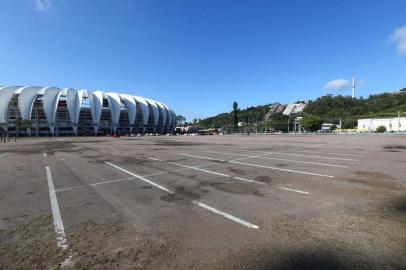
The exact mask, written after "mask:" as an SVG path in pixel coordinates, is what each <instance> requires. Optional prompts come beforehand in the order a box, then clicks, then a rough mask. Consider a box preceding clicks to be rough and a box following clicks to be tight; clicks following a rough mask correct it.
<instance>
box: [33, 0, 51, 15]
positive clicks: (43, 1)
mask: <svg viewBox="0 0 406 270" xmlns="http://www.w3.org/2000/svg"><path fill="white" fill-rule="evenodd" d="M51 6H52V4H51V0H35V10H36V11H39V12H42V11H45V10H47V9H49V8H50V7H51Z"/></svg>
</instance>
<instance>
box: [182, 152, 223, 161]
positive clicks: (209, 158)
mask: <svg viewBox="0 0 406 270" xmlns="http://www.w3.org/2000/svg"><path fill="white" fill-rule="evenodd" d="M179 155H181V156H187V157H199V158H201V159H207V160H217V161H223V162H225V161H226V160H224V159H218V158H211V157H202V156H196V155H189V154H179Z"/></svg>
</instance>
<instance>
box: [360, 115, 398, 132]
mask: <svg viewBox="0 0 406 270" xmlns="http://www.w3.org/2000/svg"><path fill="white" fill-rule="evenodd" d="M379 126H385V127H386V131H406V118H405V117H400V118H397V117H394V118H372V119H370V118H365V119H358V132H368V131H376V128H377V127H379Z"/></svg>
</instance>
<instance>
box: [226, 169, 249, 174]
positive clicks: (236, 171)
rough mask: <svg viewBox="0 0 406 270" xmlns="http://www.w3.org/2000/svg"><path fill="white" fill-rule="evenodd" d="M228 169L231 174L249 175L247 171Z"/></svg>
mask: <svg viewBox="0 0 406 270" xmlns="http://www.w3.org/2000/svg"><path fill="white" fill-rule="evenodd" d="M227 169H228V170H229V171H230V172H232V173H235V174H238V175H246V174H247V172H246V171H245V170H241V169H237V168H233V167H227Z"/></svg>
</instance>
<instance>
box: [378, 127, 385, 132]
mask: <svg viewBox="0 0 406 270" xmlns="http://www.w3.org/2000/svg"><path fill="white" fill-rule="evenodd" d="M385 131H386V127H385V126H379V127H377V128H376V132H379V133H384V132H385Z"/></svg>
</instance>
